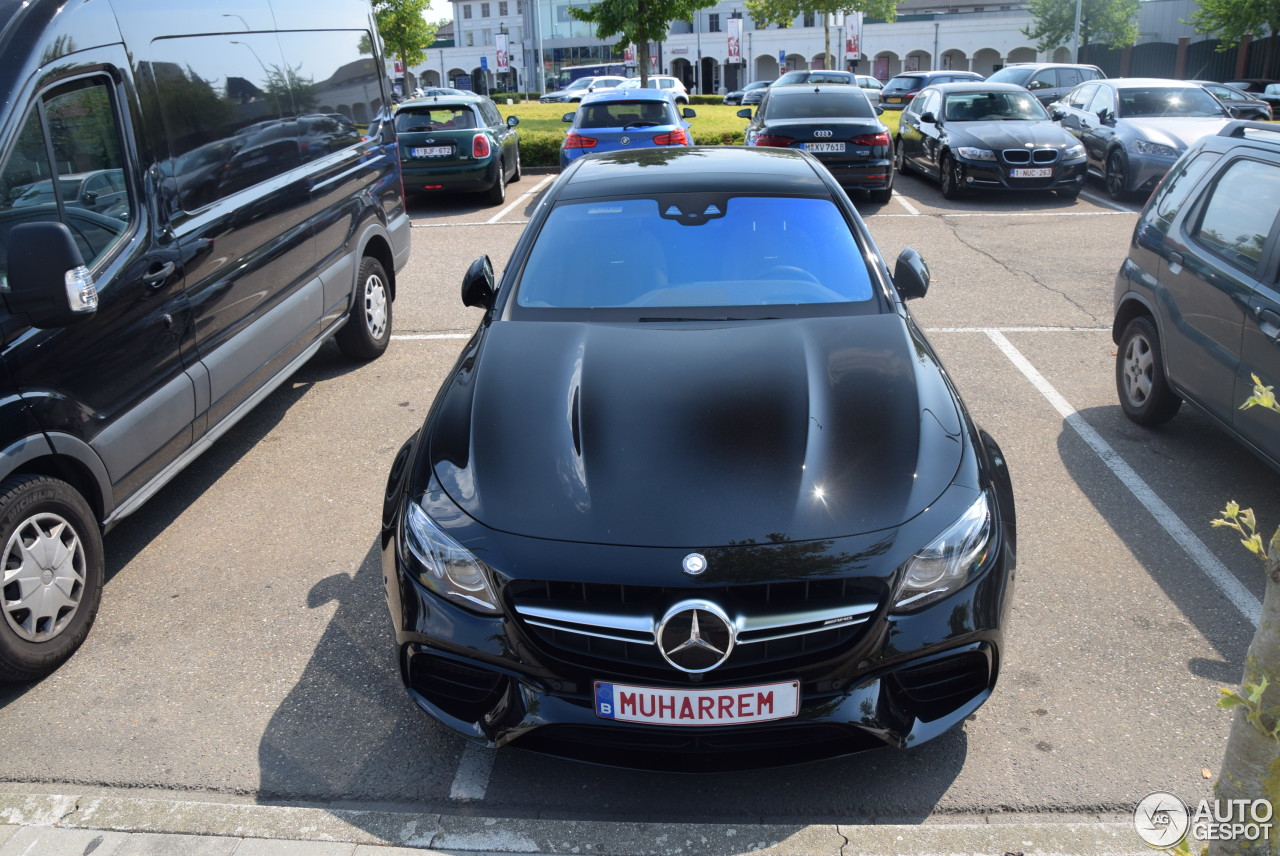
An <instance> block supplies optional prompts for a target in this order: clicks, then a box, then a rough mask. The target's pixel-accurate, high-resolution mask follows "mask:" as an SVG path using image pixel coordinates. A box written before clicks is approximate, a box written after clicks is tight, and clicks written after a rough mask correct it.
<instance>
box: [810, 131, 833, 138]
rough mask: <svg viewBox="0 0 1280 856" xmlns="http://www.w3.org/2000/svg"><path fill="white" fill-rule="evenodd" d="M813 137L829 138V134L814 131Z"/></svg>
mask: <svg viewBox="0 0 1280 856" xmlns="http://www.w3.org/2000/svg"><path fill="white" fill-rule="evenodd" d="M813 135H814V136H815V137H829V136H831V132H830V131H814V132H813Z"/></svg>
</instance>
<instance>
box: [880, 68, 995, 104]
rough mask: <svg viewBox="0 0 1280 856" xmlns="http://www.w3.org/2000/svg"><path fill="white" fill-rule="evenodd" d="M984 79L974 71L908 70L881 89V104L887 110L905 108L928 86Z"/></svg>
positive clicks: (891, 79)
mask: <svg viewBox="0 0 1280 856" xmlns="http://www.w3.org/2000/svg"><path fill="white" fill-rule="evenodd" d="M978 80H982V75H981V74H978V73H977V72H973V71H907V72H903V73H902V74H899V75H896V76H894V77H892V78H890V79H889V82H888V83H886V84H885V85H884V89H881V90H880V106H881V107H883V108H885V109H886V110H902V109H905V108H906V107H907V106H908V105H910V104H911V102H912V101H913V100H914V99H915V97H916V96H917V95H919V94H920V90H922V89H924V88H925V87H926V86H935V85H938V84H942V83H964V82H966V81H978Z"/></svg>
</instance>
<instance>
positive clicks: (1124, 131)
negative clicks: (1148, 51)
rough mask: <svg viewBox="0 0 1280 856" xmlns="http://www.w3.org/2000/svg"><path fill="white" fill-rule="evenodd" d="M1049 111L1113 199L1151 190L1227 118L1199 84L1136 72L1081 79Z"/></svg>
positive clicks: (1224, 111)
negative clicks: (1079, 147) (1078, 146)
mask: <svg viewBox="0 0 1280 856" xmlns="http://www.w3.org/2000/svg"><path fill="white" fill-rule="evenodd" d="M1050 112H1051V113H1052V114H1053V118H1054V119H1055V120H1057V121H1059V122H1061V123H1062V127H1064V128H1066V129H1067V130H1068V131H1070V132H1071V133H1072V134H1074V135H1075V136H1076V137H1078V138H1079V140H1080V142H1081V143H1083V144H1084V148H1085V154H1086V155H1087V157H1088V159H1089V172H1090V174H1092V175H1096V176H1098V177H1099V178H1101V179H1102V180H1103V181H1104V182H1105V183H1106V187H1107V193H1108V194H1109V195H1110V196H1111V198H1112V199H1127V198H1129V197H1130V196H1133V195H1135V194H1146V193H1150V192H1151V191H1152V189H1153V188H1155V186H1156V184H1157V183H1158V182H1159V181H1160V179H1161V178H1164V174H1165V173H1166V172H1168V171H1169V168H1170V167H1171V166H1173V163H1174V161H1176V160H1177V159H1178V156H1179V155H1181V154H1182V153H1183V152H1184V151H1186V150H1187V147H1188V146H1189V145H1191V144H1192V143H1194V142H1195V141H1196V140H1199V139H1200V138H1201V137H1207V136H1209V135H1211V134H1216V133H1218V132H1219V131H1220V130H1222V129H1223V128H1224V127H1225V126H1226V124H1227V123H1228V122H1230V121H1231V114H1230V113H1228V112H1227V108H1226V107H1224V106H1222V104H1221V103H1219V102H1218V100H1217V99H1216V98H1214V97H1213V96H1212V95H1210V94H1209V93H1208V92H1206V91H1205V89H1204V87H1202V86H1197V85H1196V84H1194V83H1186V82H1183V81H1180V80H1163V79H1158V78H1151V79H1148V78H1138V77H1131V78H1119V79H1116V80H1091V81H1089V82H1088V83H1082V84H1080V85H1079V86H1077V87H1076V88H1075V89H1072V90H1071V91H1070V92H1068V93H1067V96H1066V97H1065V98H1063V99H1062V100H1061V101H1056V102H1054V103H1053V104H1052V105H1050Z"/></svg>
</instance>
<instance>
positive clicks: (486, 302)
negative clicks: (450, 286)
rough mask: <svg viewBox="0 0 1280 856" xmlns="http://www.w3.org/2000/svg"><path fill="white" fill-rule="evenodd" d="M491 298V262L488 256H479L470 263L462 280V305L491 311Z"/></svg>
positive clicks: (492, 289) (492, 292)
mask: <svg viewBox="0 0 1280 856" xmlns="http://www.w3.org/2000/svg"><path fill="white" fill-rule="evenodd" d="M493 296H494V286H493V262H491V261H489V257H488V256H481V257H480V258H478V259H476V260H475V261H473V262H472V263H471V267H469V268H467V275H466V276H464V277H463V278H462V304H463V305H464V306H477V307H479V308H481V309H492V308H493Z"/></svg>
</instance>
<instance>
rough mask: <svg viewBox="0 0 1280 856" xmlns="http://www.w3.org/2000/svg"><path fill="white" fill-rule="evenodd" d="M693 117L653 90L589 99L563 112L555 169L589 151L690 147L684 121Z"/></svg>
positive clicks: (619, 91) (669, 97) (616, 92)
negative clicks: (563, 131)
mask: <svg viewBox="0 0 1280 856" xmlns="http://www.w3.org/2000/svg"><path fill="white" fill-rule="evenodd" d="M697 115H698V114H697V113H695V112H694V111H693V110H692V109H691V108H689V107H677V106H676V102H675V98H674V97H673V96H672V95H671V94H670V93H668V92H662V91H659V90H657V89H626V90H624V89H611V90H609V91H607V92H599V93H596V94H595V95H588V96H587V97H585V98H583V99H582V104H581V105H579V107H578V109H577V110H576V111H574V112H573V113H565V114H564V117H563V118H564V121H566V122H569V123H571V124H570V125H569V130H568V132H567V133H566V134H565V137H564V141H563V142H562V143H561V144H560V168H561V169H564V168H565V167H566V166H568V165H569V164H570V163H572V162H573V161H574V160H575V159H577V158H579V157H582V156H583V155H585V154H591V153H593V152H611V151H615V150H617V149H629V148H647V147H660V148H661V147H666V146H687V145H690V144H691V143H692V142H693V140H692V135H691V134H690V133H689V122H688V120H689V119H692V118H693V117H695V116H697Z"/></svg>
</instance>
